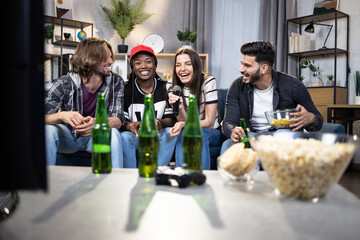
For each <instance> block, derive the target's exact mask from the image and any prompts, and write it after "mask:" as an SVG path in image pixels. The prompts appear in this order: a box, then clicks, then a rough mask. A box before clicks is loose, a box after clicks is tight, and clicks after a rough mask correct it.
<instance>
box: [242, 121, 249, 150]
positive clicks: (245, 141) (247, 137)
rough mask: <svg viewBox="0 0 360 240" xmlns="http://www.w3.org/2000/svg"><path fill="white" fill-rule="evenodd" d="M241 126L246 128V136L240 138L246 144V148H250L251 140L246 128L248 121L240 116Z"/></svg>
mask: <svg viewBox="0 0 360 240" xmlns="http://www.w3.org/2000/svg"><path fill="white" fill-rule="evenodd" d="M240 127H242V129H244V132H245V137H244V139H240V142H243V143H244V144H245V148H250V141H249V136H248V132H247V129H246V123H245V119H244V118H240Z"/></svg>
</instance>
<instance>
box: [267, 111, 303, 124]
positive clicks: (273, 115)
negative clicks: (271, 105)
mask: <svg viewBox="0 0 360 240" xmlns="http://www.w3.org/2000/svg"><path fill="white" fill-rule="evenodd" d="M293 112H298V110H296V109H295V108H291V109H283V110H276V111H267V112H265V116H266V119H267V121H268V122H269V124H270V125H271V126H273V127H274V128H276V129H287V128H290V127H289V126H290V124H291V122H290V120H291V119H295V118H296V117H295V116H290V113H293Z"/></svg>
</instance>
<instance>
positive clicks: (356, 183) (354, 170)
mask: <svg viewBox="0 0 360 240" xmlns="http://www.w3.org/2000/svg"><path fill="white" fill-rule="evenodd" d="M339 184H340V185H341V186H342V187H344V188H346V189H347V190H349V191H350V192H352V193H353V194H354V195H356V196H357V197H358V198H359V199H360V163H358V164H354V163H353V164H352V165H351V166H349V167H348V169H347V170H346V171H345V173H344V174H343V176H342V177H341V179H340V181H339Z"/></svg>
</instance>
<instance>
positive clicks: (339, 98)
mask: <svg viewBox="0 0 360 240" xmlns="http://www.w3.org/2000/svg"><path fill="white" fill-rule="evenodd" d="M339 18H345V19H346V34H345V35H346V36H341V37H342V39H345V40H346V49H341V48H338V20H339ZM312 20H316V23H319V22H322V21H329V20H331V21H334V28H333V30H332V31H334V32H335V37H334V45H335V46H334V47H332V48H327V49H325V50H321V49H319V50H311V51H306V52H295V53H289V48H287V51H288V54H287V58H286V70H287V72H289V64H288V58H289V57H290V58H295V59H296V61H297V63H298V67H297V76H301V68H300V61H301V59H303V58H308V57H323V58H333V59H334V64H333V69H334V70H333V76H334V85H333V86H330V87H309V92H310V95H311V97H312V99H313V101H314V104H315V105H316V107H317V108H318V110H319V111H320V113H321V114H322V116H323V117H324V120H325V121H326V116H327V112H326V111H327V110H326V106H327V105H329V104H336V103H347V95H348V91H347V88H348V77H349V72H350V71H349V52H348V49H349V15H348V14H346V13H343V12H340V11H337V10H336V11H334V12H329V13H324V14H318V15H309V16H304V17H299V18H293V19H288V20H287V33H288V35H290V33H289V29H290V28H289V25H290V24H294V25H296V26H297V28H298V33H300V34H301V33H302V25H305V24H309V23H310V22H311V21H312ZM339 56H345V58H346V60H345V61H346V64H345V65H346V66H344V68H345V72H346V74H345V75H346V76H345V77H346V80H345V86H338V84H337V66H338V57H339Z"/></svg>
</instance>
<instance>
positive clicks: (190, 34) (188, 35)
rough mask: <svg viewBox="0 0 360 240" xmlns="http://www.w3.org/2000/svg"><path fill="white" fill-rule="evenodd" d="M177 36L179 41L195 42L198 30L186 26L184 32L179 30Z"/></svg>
mask: <svg viewBox="0 0 360 240" xmlns="http://www.w3.org/2000/svg"><path fill="white" fill-rule="evenodd" d="M176 36H177V38H178V39H179V41H181V42H184V43H185V44H190V43H194V42H195V41H196V39H197V32H195V31H194V30H191V31H190V29H189V28H185V31H184V32H181V31H177V35H176Z"/></svg>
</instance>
